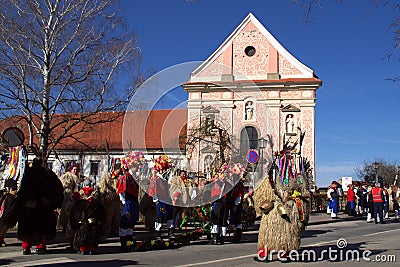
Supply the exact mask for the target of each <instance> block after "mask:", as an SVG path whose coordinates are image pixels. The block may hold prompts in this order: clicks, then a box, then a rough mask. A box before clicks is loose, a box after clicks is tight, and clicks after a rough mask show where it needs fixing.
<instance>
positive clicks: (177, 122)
mask: <svg viewBox="0 0 400 267" xmlns="http://www.w3.org/2000/svg"><path fill="white" fill-rule="evenodd" d="M64 116H70V117H71V118H76V117H78V116H79V114H75V115H71V114H61V115H57V117H55V118H54V120H53V123H56V122H57V121H60V119H61V118H62V117H64ZM109 119H112V120H111V121H110V122H106V123H95V124H90V125H87V124H84V123H78V125H77V126H76V127H75V128H74V134H73V137H66V138H65V139H63V140H62V142H60V143H59V144H58V145H57V146H56V149H57V150H58V151H61V150H82V149H91V150H102V151H105V148H106V144H108V148H109V149H110V150H121V149H123V148H125V149H128V148H129V147H130V148H132V149H148V150H154V149H162V148H164V149H167V150H170V149H178V148H183V147H184V141H185V136H186V123H187V110H186V109H175V110H151V111H130V112H103V113H98V114H97V115H96V116H95V118H94V119H93V118H92V119H91V121H97V120H109ZM53 125H54V124H53ZM67 125H68V124H64V125H63V126H60V127H58V128H57V130H56V131H55V132H54V135H53V136H59V135H60V134H61V133H62V131H63V130H64V127H66V126H67ZM11 126H16V127H18V128H20V129H21V130H22V131H23V132H24V134H25V144H28V140H29V139H28V138H29V135H28V128H27V126H26V123H24V122H23V120H21V117H17V116H14V117H11V118H8V119H5V120H2V121H0V132H3V131H4V130H5V129H6V128H7V127H11ZM182 138H183V139H182ZM34 143H36V144H38V139H37V136H36V137H35V138H34Z"/></svg>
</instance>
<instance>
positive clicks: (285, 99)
mask: <svg viewBox="0 0 400 267" xmlns="http://www.w3.org/2000/svg"><path fill="white" fill-rule="evenodd" d="M321 84H322V81H321V80H320V79H319V78H318V77H317V76H316V75H315V74H314V71H313V70H312V69H310V68H309V67H307V66H306V65H304V64H303V63H301V62H300V61H299V60H298V59H297V58H295V57H294V56H293V55H292V54H290V53H289V52H288V51H287V50H286V49H285V48H284V47H283V46H282V45H281V44H280V43H279V42H278V40H276V39H275V38H274V36H273V35H272V34H271V33H270V32H269V31H268V30H267V29H266V28H265V27H264V26H263V25H262V24H261V23H260V21H258V20H257V18H256V17H255V16H254V15H253V14H252V13H250V14H248V16H247V17H246V18H245V19H244V20H243V21H242V22H241V23H240V24H239V26H237V28H236V29H235V30H234V31H233V32H232V33H231V34H230V35H229V37H228V38H227V39H226V40H225V41H224V42H223V43H222V44H221V45H220V46H219V47H218V48H217V49H216V50H215V51H214V52H213V53H212V54H211V55H210V56H209V57H208V58H207V59H206V60H205V61H204V62H203V63H202V64H201V65H200V66H199V67H197V68H196V69H195V70H194V71H193V72H192V73H191V77H190V80H189V81H188V82H186V83H185V84H183V88H184V89H185V90H186V91H187V92H188V93H189V99H188V106H187V108H188V129H190V128H199V129H200V128H201V129H203V127H202V126H204V127H207V124H210V123H211V125H213V126H214V128H218V129H220V130H221V129H222V130H223V132H224V133H227V134H228V135H229V136H230V148H229V149H230V153H231V155H230V157H231V158H232V159H234V158H235V157H237V156H239V158H240V156H241V157H242V159H243V158H246V156H247V155H248V153H249V151H250V150H252V151H255V152H256V153H257V155H258V156H259V163H258V164H257V165H258V166H257V168H258V170H257V173H260V172H261V173H262V174H263V173H265V172H266V171H268V169H269V167H270V166H271V164H272V161H273V158H274V153H276V152H279V151H281V150H283V149H288V148H289V149H291V150H292V151H295V153H297V154H301V155H302V157H304V158H307V160H308V161H309V162H310V163H311V168H312V170H313V175H312V176H313V179H314V184H315V103H316V90H317V89H318V88H319V87H320V86H321ZM215 125H217V126H218V127H215ZM220 133H221V132H220ZM189 137H190V133H189V132H188V138H189ZM207 138H208V137H207V136H205V137H204V138H202V139H201V140H202V142H199V144H198V145H197V147H195V149H194V150H193V153H192V154H191V159H190V164H191V168H192V169H193V170H196V171H199V172H208V171H209V169H210V168H211V167H212V166H211V165H212V162H213V161H214V160H215V158H216V157H217V154H218V153H221V147H218V146H220V144H219V143H218V141H216V140H213V139H212V137H211V138H209V139H207ZM222 149H223V148H222ZM247 160H249V159H247ZM260 163H261V164H260Z"/></svg>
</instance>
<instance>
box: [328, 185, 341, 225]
mask: <svg viewBox="0 0 400 267" xmlns="http://www.w3.org/2000/svg"><path fill="white" fill-rule="evenodd" d="M331 186H332V191H331V194H330V196H331V200H332V212H331V218H332V219H338V218H339V217H338V213H339V194H338V191H337V188H338V183H337V182H336V181H333V182H332V183H331Z"/></svg>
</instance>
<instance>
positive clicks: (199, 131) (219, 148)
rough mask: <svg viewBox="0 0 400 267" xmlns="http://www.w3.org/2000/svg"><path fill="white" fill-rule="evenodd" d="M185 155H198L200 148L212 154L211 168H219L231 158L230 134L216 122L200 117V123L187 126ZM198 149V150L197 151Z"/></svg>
mask: <svg viewBox="0 0 400 267" xmlns="http://www.w3.org/2000/svg"><path fill="white" fill-rule="evenodd" d="M185 141H186V142H185V149H186V155H188V158H189V159H192V157H198V156H199V155H200V154H199V152H200V151H201V150H204V149H207V150H209V151H208V153H209V154H212V156H213V157H212V158H213V161H212V162H211V165H210V167H211V168H219V167H220V166H221V165H222V164H224V163H229V162H230V161H231V160H232V159H231V156H232V154H233V153H232V149H234V148H233V147H232V143H231V136H229V134H228V131H227V130H226V129H224V128H223V127H222V126H221V125H219V123H218V122H215V121H214V120H209V119H207V118H202V120H201V123H199V124H198V125H194V126H192V127H189V128H188V131H187V135H186V140H185ZM199 150H200V151H199Z"/></svg>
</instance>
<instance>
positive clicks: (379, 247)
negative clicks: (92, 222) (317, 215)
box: [0, 220, 400, 267]
mask: <svg viewBox="0 0 400 267" xmlns="http://www.w3.org/2000/svg"><path fill="white" fill-rule="evenodd" d="M243 237H244V239H245V241H244V242H242V243H240V244H230V243H227V244H225V245H223V246H211V245H208V240H205V239H204V240H199V241H195V242H192V244H191V245H188V246H183V247H180V248H176V249H166V250H153V251H146V252H129V253H121V252H120V250H119V243H118V239H117V238H111V239H107V240H106V242H105V243H103V244H101V245H100V247H99V249H98V250H97V254H96V255H79V254H74V253H70V252H67V251H66V250H65V247H66V245H67V243H63V242H55V243H53V244H51V245H50V246H49V254H46V255H36V254H32V255H28V256H23V255H22V254H21V249H20V246H19V244H12V245H11V246H7V247H5V248H0V265H5V266H46V267H48V266H51V267H53V266H54V267H56V266H71V267H77V266H89V267H91V266H93V267H94V266H110V267H116V266H135V265H138V266H208V265H212V266H213V267H217V266H265V264H266V263H260V262H256V261H254V259H253V257H254V256H255V253H256V250H257V232H256V231H253V232H246V233H244V236H243ZM399 238H400V223H394V222H390V223H387V224H384V225H381V224H377V225H376V224H371V223H366V222H365V221H364V220H362V221H361V220H356V221H338V222H334V223H329V224H317V225H310V226H308V227H307V230H306V232H305V233H304V236H303V238H302V245H301V249H300V250H299V251H298V252H297V253H295V252H293V254H292V256H293V258H294V259H295V257H296V256H298V258H297V260H296V259H295V261H292V262H290V263H288V264H287V265H289V266H309V265H314V266H325V265H330V266H363V267H367V266H377V265H378V264H379V266H399V262H400V242H399ZM339 247H340V248H339ZM357 256H358V257H357ZM357 258H358V259H357ZM268 265H269V266H278V265H282V263H280V262H279V261H278V260H277V259H276V255H274V256H273V261H272V262H269V263H268Z"/></svg>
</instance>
